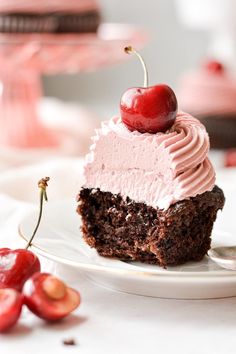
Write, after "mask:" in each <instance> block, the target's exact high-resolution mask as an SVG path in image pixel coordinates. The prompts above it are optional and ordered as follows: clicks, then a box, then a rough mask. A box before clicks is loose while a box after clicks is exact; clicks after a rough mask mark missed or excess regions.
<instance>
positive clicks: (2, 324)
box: [0, 289, 23, 332]
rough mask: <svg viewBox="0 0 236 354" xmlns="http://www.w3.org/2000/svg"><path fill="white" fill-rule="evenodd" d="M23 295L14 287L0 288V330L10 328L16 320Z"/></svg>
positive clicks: (3, 330) (19, 312) (4, 330)
mask: <svg viewBox="0 0 236 354" xmlns="http://www.w3.org/2000/svg"><path fill="white" fill-rule="evenodd" d="M22 305H23V296H22V295H21V294H20V293H18V292H17V291H16V290H14V289H0V332H6V331H8V330H9V329H11V328H12V327H13V326H14V325H15V324H16V322H17V321H18V319H19V317H20V314H21V310H22Z"/></svg>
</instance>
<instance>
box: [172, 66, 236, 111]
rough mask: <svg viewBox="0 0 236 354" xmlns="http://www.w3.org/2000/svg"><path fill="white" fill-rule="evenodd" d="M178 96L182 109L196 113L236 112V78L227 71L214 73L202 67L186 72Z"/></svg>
mask: <svg viewBox="0 0 236 354" xmlns="http://www.w3.org/2000/svg"><path fill="white" fill-rule="evenodd" d="M177 96H178V102H179V106H180V107H181V109H183V110H186V111H188V112H191V113H193V114H196V115H218V114H229V115H230V114H234V115H235V113H236V79H234V78H233V77H231V76H230V75H229V74H228V73H227V71H223V72H222V73H212V72H210V71H208V70H207V69H206V68H201V69H199V70H197V71H195V72H192V73H189V74H186V75H185V76H183V78H182V79H181V81H180V85H179V90H178V95H177ZM235 116H236V115H235Z"/></svg>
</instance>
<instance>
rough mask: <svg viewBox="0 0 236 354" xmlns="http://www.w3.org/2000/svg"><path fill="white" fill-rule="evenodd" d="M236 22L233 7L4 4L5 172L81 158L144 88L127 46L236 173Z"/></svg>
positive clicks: (182, 1) (216, 2)
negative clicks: (127, 97) (97, 132)
mask: <svg viewBox="0 0 236 354" xmlns="http://www.w3.org/2000/svg"><path fill="white" fill-rule="evenodd" d="M27 14H30V15H27ZM81 16H83V20H81ZM89 16H90V17H89ZM235 17H236V3H235V1H234V0H224V1H222V0H147V1H141V0H139V1H137V0H136V1H135V0H127V1H126V2H120V1H118V0H112V1H111V0H100V1H99V0H98V1H96V0H78V1H77V2H75V1H72V0H67V1H65V0H58V1H57V2H56V3H55V2H54V1H52V0H44V1H42V2H40V3H34V4H32V3H31V2H30V1H28V0H24V1H22V2H21V3H19V2H18V1H16V0H9V1H8V0H0V168H2V169H4V168H8V167H14V166H22V165H25V164H32V163H35V162H39V161H41V160H45V159H48V158H54V157H61V156H64V157H65V156H77V157H78V156H84V155H85V153H86V152H87V151H88V148H89V144H90V136H91V135H92V134H93V131H94V128H96V127H98V126H99V124H100V121H101V120H104V119H109V117H110V116H111V115H114V114H119V101H120V97H121V95H122V93H123V92H124V91H125V90H126V89H127V88H129V87H132V86H142V83H143V71H142V68H141V66H140V63H139V62H138V60H137V58H135V57H134V56H129V57H128V56H127V55H126V54H124V52H123V47H124V46H125V45H129V44H132V45H134V46H135V47H136V48H137V49H139V50H140V51H141V53H142V55H143V57H144V58H145V61H146V64H147V67H148V71H149V78H150V84H151V85H154V84H156V83H163V82H164V83H166V84H168V85H170V86H171V87H172V88H173V89H174V90H175V92H176V95H177V98H178V102H179V107H180V109H183V110H185V111H188V112H189V113H191V114H193V115H194V116H196V117H197V118H199V119H200V120H201V121H202V123H203V124H204V125H205V126H206V128H207V130H208V132H209V135H210V141H211V148H212V150H211V152H214V151H215V153H216V155H215V156H221V157H220V164H221V166H227V167H228V166H234V165H236V152H235V148H236V78H235V59H236V46H235V43H236V21H235V20H236V19H235ZM39 21H41V22H39ZM107 23H108V24H107Z"/></svg>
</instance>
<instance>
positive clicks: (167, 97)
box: [120, 46, 178, 134]
mask: <svg viewBox="0 0 236 354" xmlns="http://www.w3.org/2000/svg"><path fill="white" fill-rule="evenodd" d="M125 52H126V53H128V54H131V53H134V54H135V55H136V56H137V57H138V58H139V60H140V62H141V64H142V67H143V70H144V86H143V87H134V88H130V89H128V90H127V91H126V92H125V93H124V94H123V96H122V97H121V102H120V113H121V119H122V121H123V123H124V124H125V125H126V126H127V127H128V129H129V130H131V131H133V130H137V131H139V132H140V133H151V134H156V133H158V132H165V131H166V130H168V129H169V128H170V127H171V126H172V125H173V124H174V122H175V118H176V114H177V110H178V103H177V99H176V96H175V93H174V91H173V90H172V89H171V88H170V87H169V86H167V85H164V84H160V85H155V86H151V87H148V72H147V67H146V64H145V62H144V60H143V58H142V57H141V55H140V54H139V53H138V52H137V51H136V50H135V49H133V48H132V47H131V46H129V47H125Z"/></svg>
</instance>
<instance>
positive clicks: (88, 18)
mask: <svg viewBox="0 0 236 354" xmlns="http://www.w3.org/2000/svg"><path fill="white" fill-rule="evenodd" d="M100 21H101V16H100V7H99V5H98V2H97V1H96V0H66V1H65V0H1V1H0V32H5V33H42V32H49V33H50V32H51V33H72V32H74V33H89V32H96V31H97V28H98V26H99V23H100Z"/></svg>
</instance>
